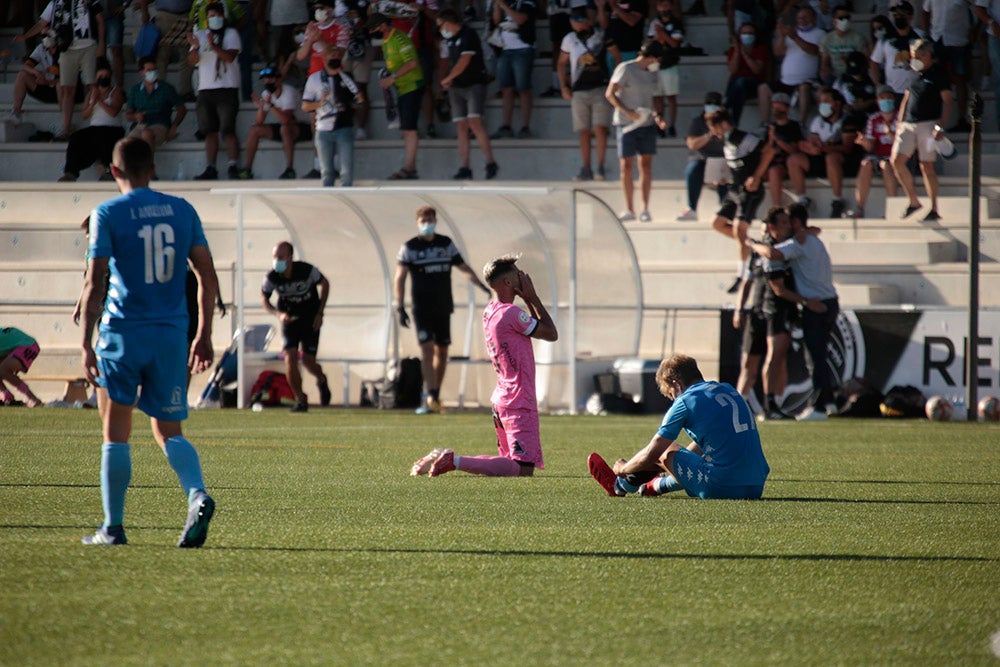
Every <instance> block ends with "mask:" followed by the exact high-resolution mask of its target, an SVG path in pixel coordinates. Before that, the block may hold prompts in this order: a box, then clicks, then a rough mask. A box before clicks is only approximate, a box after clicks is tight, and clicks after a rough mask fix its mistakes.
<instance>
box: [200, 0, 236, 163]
mask: <svg viewBox="0 0 1000 667" xmlns="http://www.w3.org/2000/svg"><path fill="white" fill-rule="evenodd" d="M195 9H196V8H192V10H191V11H192V12H193V11H195ZM206 11H207V13H208V28H206V29H204V30H196V31H195V32H193V33H192V34H191V35H189V36H188V40H189V42H190V44H191V48H190V49H188V62H189V63H191V64H192V65H198V72H199V74H198V106H197V109H198V129H199V130H201V133H202V134H203V135H205V171H203V172H202V173H200V174H199V175H197V176H195V177H194V180H196V181H214V180H216V179H218V178H219V172H218V170H217V169H216V168H215V160H216V158H217V157H218V154H219V136H220V135H221V136H222V140H223V142H224V143H225V147H226V158H227V159H228V161H229V167H228V170H227V173H228V175H229V178H239V168H238V167H237V166H236V165H237V160H238V159H239V155H240V144H239V140H238V139H237V138H236V113H237V111H239V108H240V95H239V91H240V70H239V65H238V64H237V63H236V58H237V57H238V56H239V54H240V48H241V43H240V35H239V33H238V32H236V29H235V28H230V27H228V26H227V25H226V16H225V9H224V8H223V6H222V3H221V2H213V3H210V4H209V5H208V6H207V8H206Z"/></svg>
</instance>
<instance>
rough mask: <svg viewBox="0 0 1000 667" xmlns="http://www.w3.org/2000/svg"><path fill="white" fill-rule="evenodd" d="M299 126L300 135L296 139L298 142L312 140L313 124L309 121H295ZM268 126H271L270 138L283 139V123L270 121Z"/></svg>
mask: <svg viewBox="0 0 1000 667" xmlns="http://www.w3.org/2000/svg"><path fill="white" fill-rule="evenodd" d="M295 124H296V125H298V126H299V136H298V137H297V138H296V139H295V141H296V142H299V141H312V136H313V131H312V125H310V124H309V123H295ZM267 127H269V128H271V136H270V137H268V139H272V140H274V141H281V123H268V124H267Z"/></svg>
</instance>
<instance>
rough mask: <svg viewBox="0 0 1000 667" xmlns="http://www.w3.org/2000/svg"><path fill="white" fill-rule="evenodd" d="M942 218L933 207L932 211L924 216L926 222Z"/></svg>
mask: <svg viewBox="0 0 1000 667" xmlns="http://www.w3.org/2000/svg"><path fill="white" fill-rule="evenodd" d="M940 219H941V216H940V215H938V212H937V211H935V210H934V209H931V211H930V213H928V214H927V215H925V216H924V219H923V221H924V222H937V221H938V220H940Z"/></svg>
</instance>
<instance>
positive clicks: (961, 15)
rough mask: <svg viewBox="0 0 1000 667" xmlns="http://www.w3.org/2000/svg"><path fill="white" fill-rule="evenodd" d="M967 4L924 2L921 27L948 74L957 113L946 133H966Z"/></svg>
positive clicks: (959, 1) (956, 0)
mask: <svg viewBox="0 0 1000 667" xmlns="http://www.w3.org/2000/svg"><path fill="white" fill-rule="evenodd" d="M969 5H970V2H969V0H924V4H923V12H922V13H921V18H922V19H923V21H922V23H923V27H924V30H925V31H926V32H927V34H928V35H929V36H930V38H931V41H933V42H934V51H935V56H936V57H937V60H938V61H939V62H940V63H941V64H942V65H944V66H945V67H946V68H947V70H948V76H949V79H950V81H951V85H953V86H954V87H955V100H956V102H957V103H958V108H959V109H960V112H959V114H958V123H956V124H955V126H954V127H951V128H949V129H948V131H949V132H968V131H969V121H968V120H966V118H965V109H966V108H967V107H968V99H969V85H968V79H969V76H971V74H972V72H971V71H970V61H969V34H970V32H971V27H972V21H971V18H972V17H971V15H970V13H969Z"/></svg>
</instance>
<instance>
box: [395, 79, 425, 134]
mask: <svg viewBox="0 0 1000 667" xmlns="http://www.w3.org/2000/svg"><path fill="white" fill-rule="evenodd" d="M425 90H426V87H425V86H423V85H421V86H420V87H419V88H417V89H416V90H412V91H410V92H408V93H406V94H404V95H400V96H399V100H398V101H397V102H396V104H397V106H398V107H399V129H400V130H416V129H417V120H418V119H419V118H420V103H421V101H422V100H423V99H424V91H425Z"/></svg>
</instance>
